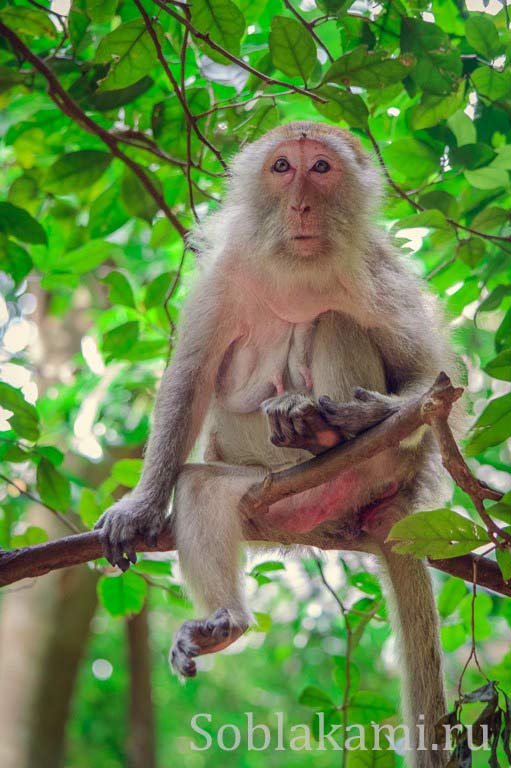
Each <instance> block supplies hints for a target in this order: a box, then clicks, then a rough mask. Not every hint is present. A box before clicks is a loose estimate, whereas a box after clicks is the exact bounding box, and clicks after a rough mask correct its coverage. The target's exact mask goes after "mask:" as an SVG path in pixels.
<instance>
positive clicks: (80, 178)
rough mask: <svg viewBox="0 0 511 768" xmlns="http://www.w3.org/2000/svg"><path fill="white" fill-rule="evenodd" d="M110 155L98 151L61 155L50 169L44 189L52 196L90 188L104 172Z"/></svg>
mask: <svg viewBox="0 0 511 768" xmlns="http://www.w3.org/2000/svg"><path fill="white" fill-rule="evenodd" d="M111 162H112V155H110V154H109V153H108V152H101V151H100V150H98V149H80V150H78V152H69V153H68V154H66V155H61V156H60V157H59V158H58V159H57V160H56V161H55V162H54V163H53V165H52V166H51V167H50V169H49V171H48V173H47V175H46V179H45V181H44V187H45V189H47V190H48V191H49V192H52V193H53V194H54V195H69V194H71V193H76V192H80V191H81V190H82V189H85V188H86V187H90V186H91V185H92V184H94V182H95V181H97V180H98V179H99V178H100V177H101V176H102V175H103V174H104V172H105V171H106V169H107V168H108V166H109V165H110V163H111Z"/></svg>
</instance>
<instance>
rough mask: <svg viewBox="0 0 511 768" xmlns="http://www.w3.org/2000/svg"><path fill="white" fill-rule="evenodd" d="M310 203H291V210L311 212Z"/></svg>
mask: <svg viewBox="0 0 511 768" xmlns="http://www.w3.org/2000/svg"><path fill="white" fill-rule="evenodd" d="M310 209H311V207H310V205H306V204H305V203H295V205H291V210H293V211H296V213H310Z"/></svg>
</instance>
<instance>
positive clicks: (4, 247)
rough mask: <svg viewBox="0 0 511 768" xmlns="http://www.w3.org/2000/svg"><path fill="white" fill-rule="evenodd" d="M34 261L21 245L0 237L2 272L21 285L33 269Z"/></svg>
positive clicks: (0, 267) (0, 264)
mask: <svg viewBox="0 0 511 768" xmlns="http://www.w3.org/2000/svg"><path fill="white" fill-rule="evenodd" d="M32 266H33V264H32V259H31V258H30V256H29V255H28V253H27V252H26V250H25V249H24V248H22V247H21V245H18V244H17V243H13V241H12V240H9V239H8V238H7V237H5V236H4V235H0V270H1V271H2V272H6V273H7V274H8V275H10V276H11V277H12V279H13V280H14V282H15V283H16V284H18V283H20V282H21V281H22V280H23V279H24V278H25V277H26V276H27V275H28V273H29V272H30V270H31V269H32Z"/></svg>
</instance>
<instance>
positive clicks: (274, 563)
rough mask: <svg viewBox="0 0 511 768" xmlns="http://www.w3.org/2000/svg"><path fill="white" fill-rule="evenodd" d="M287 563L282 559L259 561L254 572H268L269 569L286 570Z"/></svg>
mask: <svg viewBox="0 0 511 768" xmlns="http://www.w3.org/2000/svg"><path fill="white" fill-rule="evenodd" d="M284 570H285V565H284V563H282V562H281V561H280V560H266V562H264V563H258V564H257V565H255V566H254V568H253V569H252V572H254V571H258V572H259V573H268V572H269V571H284Z"/></svg>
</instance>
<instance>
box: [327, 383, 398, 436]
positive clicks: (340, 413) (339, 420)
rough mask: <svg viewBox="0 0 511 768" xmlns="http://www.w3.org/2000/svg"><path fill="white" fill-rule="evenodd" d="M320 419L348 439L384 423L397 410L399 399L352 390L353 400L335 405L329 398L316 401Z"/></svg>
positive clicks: (367, 391) (360, 388) (364, 390)
mask: <svg viewBox="0 0 511 768" xmlns="http://www.w3.org/2000/svg"><path fill="white" fill-rule="evenodd" d="M318 404H319V407H320V412H321V416H322V418H323V419H324V420H325V421H326V423H327V424H329V425H330V426H331V427H336V428H337V429H339V430H341V432H342V434H343V435H344V438H345V439H350V438H352V437H355V436H356V435H358V434H360V432H365V431H366V429H370V428H371V427H374V426H375V425H376V424H379V423H380V421H384V420H385V419H387V418H388V417H389V416H391V415H392V414H393V413H395V412H396V411H397V410H398V409H399V399H398V398H396V397H389V396H388V395H382V394H381V393H380V392H371V391H369V390H368V389H363V387H356V388H355V389H354V390H353V400H350V401H349V402H347V403H335V402H334V401H333V400H331V399H330V398H329V397H327V396H324V397H320V398H319V400H318Z"/></svg>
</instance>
